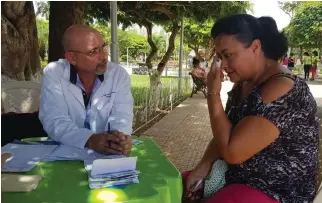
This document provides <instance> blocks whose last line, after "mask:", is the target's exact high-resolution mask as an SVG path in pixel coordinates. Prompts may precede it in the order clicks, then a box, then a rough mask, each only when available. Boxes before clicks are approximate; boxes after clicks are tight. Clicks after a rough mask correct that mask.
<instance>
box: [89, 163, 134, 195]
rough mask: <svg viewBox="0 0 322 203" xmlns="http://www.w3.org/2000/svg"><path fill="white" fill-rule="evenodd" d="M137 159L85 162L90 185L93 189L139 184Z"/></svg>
mask: <svg viewBox="0 0 322 203" xmlns="http://www.w3.org/2000/svg"><path fill="white" fill-rule="evenodd" d="M136 161H137V157H128V158H119V159H98V160H95V161H93V160H85V161H84V165H85V169H86V170H87V172H88V183H89V187H90V188H91V189H98V188H104V187H112V186H118V185H125V184H131V183H139V178H138V175H139V174H140V172H139V171H137V170H135V168H136Z"/></svg>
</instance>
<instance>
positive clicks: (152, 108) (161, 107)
mask: <svg viewBox="0 0 322 203" xmlns="http://www.w3.org/2000/svg"><path fill="white" fill-rule="evenodd" d="M180 81H181V87H182V88H181V91H180V90H179V82H180ZM191 88H192V80H191V78H190V77H185V78H181V79H179V78H166V79H164V80H162V82H161V84H159V85H158V86H156V87H153V88H152V89H151V87H146V86H145V87H144V86H142V87H139V86H136V85H135V84H134V85H133V83H132V95H133V98H134V118H133V129H134V133H135V132H142V131H144V130H145V129H147V128H148V125H149V123H150V122H151V121H153V120H154V119H156V118H157V117H159V116H160V115H161V114H164V113H166V112H169V111H172V109H173V108H174V107H175V106H176V105H177V104H179V103H180V102H181V101H183V100H184V99H185V98H186V97H187V96H188V95H189V94H190V93H191Z"/></svg>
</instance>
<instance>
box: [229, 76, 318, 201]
mask: <svg viewBox="0 0 322 203" xmlns="http://www.w3.org/2000/svg"><path fill="white" fill-rule="evenodd" d="M278 75H283V76H284V77H289V78H292V79H293V80H294V86H293V88H292V89H291V90H290V91H289V92H288V93H287V94H285V95H283V96H282V97H280V98H278V99H277V100H276V101H274V102H272V103H269V104H264V103H263V100H262V98H261V96H260V89H261V87H262V86H263V83H262V84H261V85H258V86H256V87H254V88H253V89H252V92H251V93H250V94H249V96H247V97H246V98H245V99H243V100H241V101H239V100H238V98H239V93H240V92H241V91H240V89H241V85H237V86H236V87H235V88H233V89H232V90H231V91H230V92H229V93H228V101H227V105H226V110H225V111H226V114H227V115H228V118H229V120H230V122H231V123H232V125H233V127H234V126H236V124H237V123H238V122H239V121H241V120H242V119H243V118H244V117H246V116H262V117H264V118H266V119H268V120H269V121H271V122H272V123H274V124H275V125H276V126H277V127H278V129H279V130H280V135H279V136H278V138H277V139H276V140H275V141H274V142H273V143H272V144H270V145H269V146H268V147H266V148H265V149H263V150H262V151H260V152H259V153H257V154H256V155H254V156H253V157H251V158H250V159H248V160H247V161H245V162H243V163H242V164H237V165H229V169H228V171H227V173H226V181H227V184H232V183H239V184H247V185H249V186H252V187H254V188H257V189H259V190H261V191H263V192H264V193H266V194H267V195H269V196H271V197H272V198H274V199H276V200H278V201H280V202H282V203H311V202H313V199H314V197H315V195H316V192H317V174H318V148H319V122H318V118H317V117H316V113H317V106H316V101H315V99H314V97H313V96H312V94H311V92H310V89H309V87H308V85H307V84H306V83H305V81H304V80H303V79H301V78H299V77H296V76H292V75H290V74H284V73H279V74H278ZM275 77H276V75H275ZM263 130H265V129H263Z"/></svg>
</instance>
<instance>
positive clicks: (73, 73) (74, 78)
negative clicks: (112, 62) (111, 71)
mask: <svg viewBox="0 0 322 203" xmlns="http://www.w3.org/2000/svg"><path fill="white" fill-rule="evenodd" d="M97 77H98V79H99V80H100V81H101V82H103V81H104V74H102V75H98V76H97ZM69 81H70V82H71V83H73V84H74V85H76V82H77V71H76V69H75V67H74V66H73V65H72V64H70V76H69Z"/></svg>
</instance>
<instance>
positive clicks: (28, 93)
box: [1, 81, 41, 113]
mask: <svg viewBox="0 0 322 203" xmlns="http://www.w3.org/2000/svg"><path fill="white" fill-rule="evenodd" d="M40 92H41V84H40V83H37V82H32V81H10V82H4V83H2V84H1V103H2V107H1V113H8V112H14V113H32V112H35V111H38V109H39V102H40Z"/></svg>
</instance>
